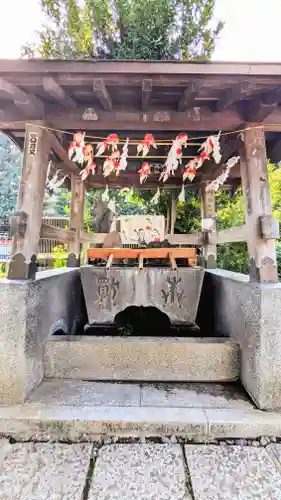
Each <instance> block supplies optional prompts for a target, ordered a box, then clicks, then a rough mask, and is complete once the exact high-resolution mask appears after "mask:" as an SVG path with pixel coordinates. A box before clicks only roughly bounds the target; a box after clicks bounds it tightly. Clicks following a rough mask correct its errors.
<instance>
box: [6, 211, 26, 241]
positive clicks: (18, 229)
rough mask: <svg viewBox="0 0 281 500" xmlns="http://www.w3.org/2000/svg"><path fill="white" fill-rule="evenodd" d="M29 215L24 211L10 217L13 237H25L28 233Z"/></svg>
mask: <svg viewBox="0 0 281 500" xmlns="http://www.w3.org/2000/svg"><path fill="white" fill-rule="evenodd" d="M27 219H28V214H27V213H26V212H24V211H22V210H19V211H17V212H14V214H13V215H12V216H11V217H10V225H11V236H20V237H24V235H25V232H26V224H27Z"/></svg>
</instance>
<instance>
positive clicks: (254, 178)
mask: <svg viewBox="0 0 281 500" xmlns="http://www.w3.org/2000/svg"><path fill="white" fill-rule="evenodd" d="M240 164H241V177H242V188H243V194H244V200H245V221H246V228H247V245H248V256H249V274H250V279H251V280H252V281H257V282H260V283H268V282H274V283H275V282H278V273H277V265H276V251H275V243H274V241H273V240H268V241H265V240H263V239H262V235H261V227H260V217H261V216H264V215H269V216H271V215H272V209H271V202H270V192H269V185H268V174H267V163H266V148H265V137H264V130H263V129H262V128H256V129H254V128H253V129H249V130H246V131H245V132H244V141H243V142H242V141H241V143H240Z"/></svg>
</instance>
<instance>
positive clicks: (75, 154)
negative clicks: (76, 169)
mask: <svg viewBox="0 0 281 500" xmlns="http://www.w3.org/2000/svg"><path fill="white" fill-rule="evenodd" d="M84 147H85V132H76V134H74V135H73V141H72V142H71V143H70V145H69V148H68V158H69V159H70V160H72V161H73V162H76V163H80V164H81V165H82V164H83V163H84Z"/></svg>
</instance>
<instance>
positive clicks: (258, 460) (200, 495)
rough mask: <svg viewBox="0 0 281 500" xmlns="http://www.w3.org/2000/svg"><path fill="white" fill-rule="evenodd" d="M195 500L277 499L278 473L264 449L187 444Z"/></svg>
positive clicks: (280, 492)
mask: <svg viewBox="0 0 281 500" xmlns="http://www.w3.org/2000/svg"><path fill="white" fill-rule="evenodd" d="M185 452H186V457H187V463H188V467H189V471H190V477H191V483H192V487H193V491H194V497H195V499H196V500H246V499H247V500H265V499H272V500H280V499H281V475H280V473H279V470H278V469H277V468H276V466H275V463H274V461H273V460H272V458H271V457H270V455H269V454H268V453H267V451H266V450H265V449H264V448H253V447H249V446H246V447H240V446H226V447H223V448H221V447H217V446H195V445H191V446H186V447H185Z"/></svg>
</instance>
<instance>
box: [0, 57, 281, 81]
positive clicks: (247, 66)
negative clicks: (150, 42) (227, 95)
mask: <svg viewBox="0 0 281 500" xmlns="http://www.w3.org/2000/svg"><path fill="white" fill-rule="evenodd" d="M0 72H2V73H11V74H15V75H17V74H19V73H23V74H27V73H28V74H30V75H38V73H45V74H46V73H53V74H56V73H60V74H61V73H66V74H67V75H71V74H77V73H82V74H83V73H84V74H89V75H92V74H125V73H126V74H130V75H132V74H141V75H143V74H151V75H161V76H163V75H165V74H171V75H174V74H177V75H183V76H186V75H198V73H199V74H202V75H212V76H217V75H230V76H231V77H233V76H236V75H237V76H238V77H241V76H242V77H244V78H245V77H246V78H249V77H254V76H281V64H280V63H258V62H257V63H248V62H245V63H243V62H242V63H241V62H239V63H235V62H205V61H202V62H199V63H198V62H175V61H174V62H172V61H161V62H158V61H157V62H155V61H104V60H87V61H86V60H81V61H79V60H76V61H70V60H57V61H56V60H49V61H48V60H38V59H37V60H32V61H27V60H18V61H16V62H15V60H13V59H11V60H9V59H2V60H0Z"/></svg>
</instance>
